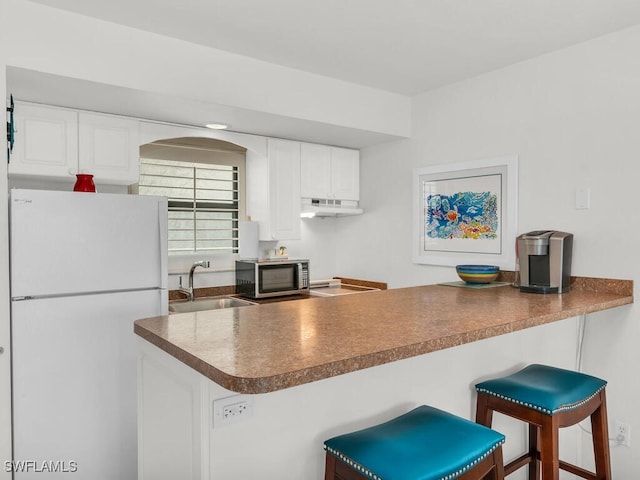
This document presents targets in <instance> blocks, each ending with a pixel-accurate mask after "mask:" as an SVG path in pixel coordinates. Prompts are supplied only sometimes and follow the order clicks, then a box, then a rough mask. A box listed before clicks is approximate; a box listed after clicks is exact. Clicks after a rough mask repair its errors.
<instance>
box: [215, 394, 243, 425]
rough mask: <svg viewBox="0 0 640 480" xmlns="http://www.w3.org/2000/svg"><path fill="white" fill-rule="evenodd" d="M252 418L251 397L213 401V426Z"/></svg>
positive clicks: (235, 396) (236, 396)
mask: <svg viewBox="0 0 640 480" xmlns="http://www.w3.org/2000/svg"><path fill="white" fill-rule="evenodd" d="M252 416H253V396H252V395H233V396H232V397H226V398H220V399H218V400H214V401H213V426H214V428H215V427H220V426H222V425H228V424H231V423H237V422H241V421H243V420H246V419H248V418H250V417H252Z"/></svg>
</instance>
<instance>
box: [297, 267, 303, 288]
mask: <svg viewBox="0 0 640 480" xmlns="http://www.w3.org/2000/svg"><path fill="white" fill-rule="evenodd" d="M302 287H303V285H302V263H298V290H302Z"/></svg>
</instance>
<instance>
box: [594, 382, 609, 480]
mask: <svg viewBox="0 0 640 480" xmlns="http://www.w3.org/2000/svg"><path fill="white" fill-rule="evenodd" d="M600 398H601V402H600V406H599V407H598V409H597V410H596V411H595V412H593V414H592V415H591V431H592V432H593V453H594V458H595V463H596V477H597V478H598V480H611V457H610V453H609V431H608V428H607V425H608V423H607V400H606V395H605V393H604V390H603V391H602V392H600Z"/></svg>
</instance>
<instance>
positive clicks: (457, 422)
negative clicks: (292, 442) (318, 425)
mask: <svg viewBox="0 0 640 480" xmlns="http://www.w3.org/2000/svg"><path fill="white" fill-rule="evenodd" d="M503 442H504V435H502V434H500V433H498V432H496V431H494V430H491V429H489V428H486V427H484V426H482V425H478V424H477V423H473V422H470V421H468V420H465V419H462V418H460V417H457V416H455V415H452V414H450V413H447V412H443V411H442V410H438V409H436V408H433V407H428V406H426V405H423V406H421V407H418V408H416V409H414V410H411V411H410V412H408V413H405V414H404V415H401V416H399V417H397V418H394V419H393V420H390V421H388V422H386V423H382V424H380V425H376V426H373V427H370V428H366V429H364V430H359V431H357V432H353V433H347V434H345V435H340V436H337V437H334V438H332V439H330V440H327V441H326V442H324V448H325V450H326V467H325V477H324V478H325V480H336V479H337V480H362V479H373V480H452V479H459V480H481V479H483V478H485V477H486V478H488V479H491V480H503V479H504V472H503V466H502V443H503Z"/></svg>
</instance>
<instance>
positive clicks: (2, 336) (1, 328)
mask: <svg viewBox="0 0 640 480" xmlns="http://www.w3.org/2000/svg"><path fill="white" fill-rule="evenodd" d="M8 21H9V19H8V17H7V15H6V8H5V1H4V0H0V92H4V91H6V83H5V75H4V72H5V63H4V58H5V53H6V49H7V48H8V47H9V45H10V41H9V38H8V37H7V36H6V35H5V32H6V28H5V27H6V23H7V22H8ZM3 118H4V117H3ZM1 131H2V132H4V131H5V129H4V128H3V129H2V130H1ZM3 135H4V134H3ZM3 145H5V144H4V142H3ZM0 155H1V157H0V198H7V162H6V161H5V149H4V148H3V149H2V154H0ZM8 221H9V220H8V210H7V208H0V225H2V226H1V227H0V348H2V349H3V350H4V352H3V353H0V461H2V467H3V468H2V469H0V478H2V479H5V478H6V479H7V480H8V479H9V478H11V473H9V472H7V471H6V470H5V469H4V461H5V460H8V459H11V376H10V371H11V370H10V369H11V364H10V354H11V350H10V339H11V336H10V330H9V308H10V300H9V238H8V233H9V231H8V229H7V228H6V225H8Z"/></svg>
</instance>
